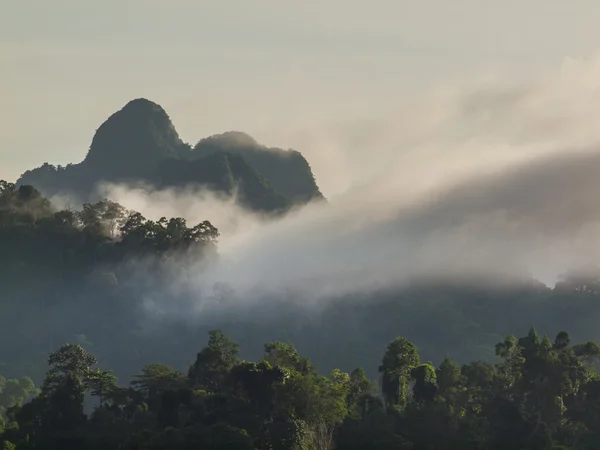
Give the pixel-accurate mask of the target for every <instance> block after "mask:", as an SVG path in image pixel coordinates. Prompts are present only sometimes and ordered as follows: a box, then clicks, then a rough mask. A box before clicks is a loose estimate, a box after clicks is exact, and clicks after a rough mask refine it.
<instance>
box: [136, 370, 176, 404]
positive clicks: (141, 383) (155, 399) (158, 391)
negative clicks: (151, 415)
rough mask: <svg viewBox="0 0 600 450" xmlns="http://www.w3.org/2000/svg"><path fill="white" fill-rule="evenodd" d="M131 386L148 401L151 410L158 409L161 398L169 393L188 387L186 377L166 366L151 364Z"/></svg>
mask: <svg viewBox="0 0 600 450" xmlns="http://www.w3.org/2000/svg"><path fill="white" fill-rule="evenodd" d="M134 378H135V379H134V380H133V381H132V382H131V385H132V386H133V387H135V388H136V389H137V390H138V391H139V392H140V393H141V394H142V395H143V396H144V398H145V399H146V402H147V403H148V405H149V406H150V407H151V408H154V407H158V404H159V400H160V397H161V396H162V395H163V394H164V393H165V392H169V391H178V390H179V389H182V388H184V387H185V386H186V381H187V380H186V378H185V375H184V374H183V373H181V372H179V371H177V370H173V369H172V368H171V367H169V366H167V365H165V364H149V365H147V366H144V367H143V368H142V373H141V374H140V375H136V376H135V377H134Z"/></svg>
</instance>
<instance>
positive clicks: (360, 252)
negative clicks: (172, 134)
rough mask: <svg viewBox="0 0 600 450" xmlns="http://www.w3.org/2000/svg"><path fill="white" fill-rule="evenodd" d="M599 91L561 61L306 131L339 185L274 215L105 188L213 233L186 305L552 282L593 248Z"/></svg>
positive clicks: (321, 172) (579, 64)
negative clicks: (524, 278)
mask: <svg viewBox="0 0 600 450" xmlns="http://www.w3.org/2000/svg"><path fill="white" fill-rule="evenodd" d="M599 87H600V64H599V62H598V60H597V59H594V60H590V61H575V60H567V61H565V63H564V64H563V65H562V66H561V68H560V70H558V71H556V72H555V73H552V74H548V75H546V76H545V77H542V78H541V79H539V80H537V81H536V82H532V83H528V84H510V83H507V82H506V80H503V79H498V78H497V77H496V78H494V77H492V78H488V79H486V80H483V81H481V80H480V81H478V82H475V83H471V84H464V83H463V84H459V85H454V86H453V85H446V86H438V87H437V88H436V89H435V90H433V91H432V92H431V93H430V94H429V95H428V96H425V97H424V98H421V99H416V100H415V101H414V102H413V103H412V104H410V105H407V106H406V107H404V108H402V109H400V111H398V112H396V113H395V114H393V115H392V116H390V117H388V118H386V119H385V120H380V121H370V122H365V123H362V124H358V125H357V124H356V123H355V124H353V125H352V126H351V127H346V126H339V127H338V128H333V129H329V131H327V130H323V129H322V130H317V131H316V132H314V133H311V132H307V133H306V135H305V142H306V143H309V142H311V140H312V142H314V143H315V145H314V146H312V147H310V148H311V151H309V152H306V153H307V157H308V159H309V161H310V162H311V165H312V166H313V167H314V168H315V172H316V173H317V180H318V181H319V182H321V181H323V180H326V178H328V177H333V178H335V180H334V182H333V183H331V186H334V185H335V186H334V188H332V191H334V192H335V193H334V195H330V203H329V204H327V205H322V204H315V205H309V206H307V207H306V208H303V209H301V210H299V211H295V212H293V213H291V214H290V215H288V216H287V217H285V218H284V219H282V220H277V221H267V220H265V219H264V218H261V217H257V216H255V215H252V214H249V213H247V212H244V211H242V210H241V209H239V208H238V207H236V206H235V204H234V202H233V201H232V200H231V199H227V200H224V199H220V198H217V197H214V196H212V195H210V194H207V193H202V192H196V191H194V190H193V189H191V188H190V189H188V190H185V191H153V190H151V189H148V188H144V189H140V188H131V187H128V186H110V187H108V191H107V192H109V193H110V196H111V197H113V198H115V199H116V200H118V201H120V202H121V203H123V204H125V205H126V206H128V207H130V208H134V209H138V210H140V211H141V212H142V213H144V214H146V215H149V217H153V216H154V217H153V218H158V216H160V215H175V216H184V217H186V218H188V219H189V220H190V221H192V222H197V221H200V220H204V219H208V220H211V222H213V223H214V224H215V225H216V226H217V227H218V228H219V229H221V231H222V234H223V236H222V238H221V242H220V254H221V259H220V261H219V263H218V264H217V265H216V266H214V267H213V268H212V269H211V270H208V271H206V270H200V269H199V268H197V267H195V265H194V264H193V263H190V262H189V261H186V263H185V267H181V272H182V273H185V274H186V275H185V277H184V276H181V277H179V276H177V275H176V274H177V270H175V271H173V272H172V273H174V274H175V275H174V276H173V279H172V286H170V287H169V289H171V291H173V286H177V288H176V289H175V291H177V292H182V291H185V292H187V294H186V295H188V296H189V297H190V298H194V299H195V303H194V302H192V304H195V305H196V306H197V307H199V305H200V306H201V305H205V303H206V299H207V294H206V293H207V292H211V294H210V295H212V297H211V298H213V299H214V292H213V291H212V289H213V287H214V286H215V283H224V284H219V286H224V285H226V286H228V289H232V293H230V294H228V295H230V297H231V298H237V299H238V302H237V303H235V302H234V303H235V304H236V307H239V306H240V305H241V304H245V305H248V304H252V301H253V300H256V299H259V298H264V297H265V296H272V297H274V298H275V297H277V296H279V297H282V296H283V297H285V296H287V295H289V293H290V292H292V293H294V295H295V296H296V297H297V298H301V299H302V301H304V302H306V304H314V302H319V301H322V300H323V299H326V298H330V297H335V296H339V295H344V294H347V293H353V292H359V291H364V290H370V289H375V288H378V287H390V286H394V285H400V284H402V283H404V282H406V281H407V280H409V279H411V278H415V277H416V278H418V277H422V276H436V277H447V276H451V277H456V276H459V277H471V278H479V277H487V278H488V279H494V280H500V282H506V280H507V279H511V277H513V276H515V275H519V274H523V273H531V274H532V275H533V276H535V277H537V278H540V279H541V280H543V281H546V282H549V283H551V282H552V281H553V280H555V279H556V277H557V275H559V274H560V273H563V272H565V271H566V270H567V269H569V268H570V267H571V266H576V265H579V264H583V263H586V262H588V261H594V260H596V259H597V255H598V254H600V253H599V252H598V250H600V248H599V245H598V243H597V242H596V238H595V236H597V235H598V234H597V233H598V231H599V225H600V220H599V219H600V202H598V200H597V195H598V192H600V177H598V176H597V172H598V170H599V169H600V145H599V143H600V128H599V127H598V126H597V124H598V123H599V122H600V96H599V95H598V94H597V92H600V90H598V88H599ZM319 140H321V141H320V142H321V143H320V145H319ZM329 151H331V153H328V152H329ZM190 273H191V274H192V276H191V277H190ZM153 308H154V309H160V308H166V306H165V305H164V304H162V305H161V303H160V302H159V303H156V302H154V303H153ZM169 308H170V309H169V311H171V312H175V311H178V312H179V313H181V311H180V310H179V307H173V306H171V307H169ZM200 309H201V308H200Z"/></svg>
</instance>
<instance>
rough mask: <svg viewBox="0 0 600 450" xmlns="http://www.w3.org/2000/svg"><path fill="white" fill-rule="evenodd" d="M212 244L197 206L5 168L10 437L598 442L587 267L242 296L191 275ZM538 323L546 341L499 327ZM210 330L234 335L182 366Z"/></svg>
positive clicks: (0, 306) (1, 243)
mask: <svg viewBox="0 0 600 450" xmlns="http://www.w3.org/2000/svg"><path fill="white" fill-rule="evenodd" d="M217 156H219V155H214V154H211V155H206V157H207V158H211V157H217ZM232 157H233V158H235V155H233V156H232ZM207 219H210V218H207ZM218 238H219V231H218V230H217V229H216V228H215V227H214V226H213V225H212V224H211V223H210V221H209V220H206V221H203V222H201V223H199V224H194V225H188V224H187V223H186V221H185V220H184V219H182V218H161V219H160V220H158V221H152V220H148V219H146V218H144V217H143V216H142V215H141V214H139V213H137V212H134V211H128V210H126V209H125V208H124V207H123V206H122V205H119V204H117V203H115V202H112V201H109V200H101V201H99V202H96V203H86V204H84V205H83V207H82V208H81V209H79V210H59V209H57V208H55V207H54V206H53V205H52V204H51V202H50V201H49V200H48V199H47V198H45V197H44V196H43V195H42V194H41V193H40V192H39V191H37V190H36V189H35V188H33V187H31V186H26V185H25V186H16V185H14V184H11V183H7V182H0V248H1V249H2V252H1V254H0V286H1V289H0V375H1V376H2V378H0V408H4V412H3V413H2V415H3V417H4V419H3V420H4V422H5V425H3V427H5V431H4V433H3V434H2V439H3V440H4V441H3V444H2V445H4V448H14V447H13V445H17V448H60V449H68V448H73V449H75V448H77V449H84V448H103V449H108V448H131V449H134V448H137V449H140V448H148V449H162V448H165V449H166V448H197V447H198V446H203V447H202V448H219V449H220V448H232V449H233V448H236V449H237V448H256V449H263V448H271V449H275V448H307V449H308V448H333V447H331V445H335V448H356V449H358V448H394V449H396V448H406V449H409V448H414V449H429V448H432V449H433V448H436V449H437V448H449V449H450V448H480V449H488V448H490V449H499V450H500V449H547V448H551V446H552V445H555V444H556V445H558V444H562V445H566V446H567V448H594V447H593V446H592V444H593V443H594V442H596V439H597V438H598V436H596V435H595V433H596V430H597V428H598V425H599V424H597V418H596V412H595V411H596V409H597V408H599V406H600V405H597V404H596V403H597V402H598V398H600V397H598V398H597V395H596V390H597V386H596V384H597V383H598V376H597V374H596V372H595V371H594V370H593V365H594V364H595V361H596V358H597V356H598V347H597V345H596V344H594V343H593V341H596V340H599V339H600V331H599V330H598V327H597V323H598V320H599V319H600V294H599V289H598V287H599V285H600V284H599V283H600V276H599V272H598V271H597V269H596V268H594V267H589V268H587V270H586V271H580V272H577V275H574V274H572V275H567V276H565V278H564V280H563V281H562V282H560V283H558V284H557V285H556V286H555V287H552V288H550V287H547V286H545V285H543V284H541V283H539V282H537V281H536V280H533V279H528V278H527V277H522V279H521V281H520V282H519V283H515V282H512V283H507V284H506V285H503V286H499V285H498V284H494V285H493V286H492V285H486V284H483V283H481V282H479V283H475V282H473V283H466V282H465V281H464V280H463V281H457V280H456V281H452V280H448V279H446V280H435V279H433V278H429V279H422V280H420V281H417V280H415V281H414V282H413V283H412V284H407V285H403V286H402V287H397V288H391V287H390V288H386V289H381V290H379V291H370V292H367V293H361V294H351V295H350V294H349V295H345V296H343V297H336V298H325V299H322V301H320V303H319V304H318V305H315V304H313V303H306V302H304V301H303V298H302V295H301V293H299V292H296V293H294V292H289V293H287V294H285V295H283V296H277V297H276V298H273V297H272V296H268V295H265V297H264V298H261V299H259V300H254V301H252V302H251V301H247V299H246V298H245V293H244V292H236V291H234V290H233V289H231V287H229V286H228V285H226V284H223V283H220V282H218V280H213V283H212V284H204V285H199V284H198V279H199V278H201V277H202V274H203V273H204V272H207V271H209V270H210V268H211V267H213V265H214V264H217V263H218V261H219V252H218ZM175 277H176V278H177V280H178V283H177V284H174V283H173V279H174V278H175ZM199 286H201V287H200V288H199ZM159 305H160V307H159ZM165 308H172V309H173V310H176V311H179V312H181V313H180V314H178V315H169V314H165ZM532 325H533V326H535V327H536V328H537V329H538V330H540V332H542V333H544V334H548V335H550V336H557V338H556V339H555V340H554V342H552V341H549V340H548V339H546V338H540V337H537V335H536V333H535V332H533V331H532V332H530V334H529V335H528V336H527V337H525V338H522V339H520V340H516V339H514V338H512V337H509V338H505V336H506V335H523V334H526V333H527V330H529V329H530V327H531V326H532ZM214 329H221V330H223V332H224V333H226V335H227V336H230V337H225V336H224V335H223V334H221V332H211V334H210V340H209V344H208V347H206V348H205V349H204V350H202V351H201V352H200V354H199V355H198V360H197V362H196V363H193V357H191V355H194V354H195V353H196V352H198V350H199V349H201V348H202V346H203V343H204V342H205V340H206V334H207V333H208V332H209V331H210V330H214ZM562 329H569V330H572V335H571V337H570V338H569V337H568V336H567V335H566V334H565V333H562V332H561V330H562ZM398 335H401V336H404V338H402V339H397V340H394V339H395V338H396V337H397V336H398ZM571 338H572V339H573V341H574V342H584V343H585V342H591V343H588V344H584V345H577V346H571V345H570V343H569V340H570V339H571ZM231 340H233V341H236V342H239V343H240V345H239V346H238V345H237V344H233V343H232V341H231ZM265 342H267V343H268V342H271V343H273V344H268V345H266V346H265V347H264V355H263V353H262V352H261V347H262V344H264V343H265ZM276 342H279V343H276ZM390 342H392V344H390V345H389V347H388V350H387V351H386V352H385V355H386V356H384V357H383V360H382V356H381V355H382V352H383V350H384V349H385V347H386V345H388V343H390ZM413 342H414V345H413V344H412V343H413ZM498 342H500V344H499V345H497V344H498ZM292 343H293V345H294V348H292V347H291V344H292ZM415 346H416V347H418V348H419V352H418V353H419V356H417V350H416V347H415ZM296 348H297V349H298V353H299V354H302V355H306V358H310V361H309V359H306V358H304V357H300V356H298V354H297V353H296V350H295V349H296ZM56 349H59V350H57V351H56ZM55 351H56V352H55ZM52 352H54V353H52ZM48 354H51V355H50V358H48V356H47V355H48ZM92 354H93V355H94V356H91V355H92ZM261 355H262V356H261ZM263 357H264V361H263V359H262V358H263ZM447 357H449V358H451V359H452V360H453V361H456V363H453V362H451V361H450V360H449V359H447ZM96 358H97V360H98V361H100V363H99V364H98V365H97V364H96ZM250 360H256V361H257V362H256V363H249V362H244V361H250ZM423 361H431V363H426V364H422V362H423ZM47 364H49V365H50V367H49V368H48V367H47ZM190 364H192V366H191V369H190ZM461 365H462V367H461ZM357 367H359V368H360V367H362V368H364V371H362V370H355V369H356V368H357ZM317 368H318V371H317ZM109 369H110V370H112V371H114V372H107V371H108V370H109ZM188 369H189V370H188ZM332 370H333V372H331V371H332ZM328 373H331V375H329V376H326V374H328ZM115 377H118V379H119V380H120V381H119V385H118V386H120V387H117V384H115ZM369 380H378V381H379V382H380V387H381V392H380V394H381V395H380V394H379V393H378V391H377V390H376V389H374V388H373V387H372V383H371V381H369ZM34 384H35V385H36V386H38V387H39V388H40V390H41V391H40V393H39V395H38V396H37V397H36V398H35V400H33V401H32V402H30V403H25V404H24V405H23V406H22V407H16V408H12V406H13V405H18V404H23V403H24V402H26V400H27V399H28V398H30V397H31V396H32V395H37V391H36V389H35V387H34ZM127 386H130V387H127ZM88 394H90V395H92V397H94V398H92V399H89V396H88ZM84 399H85V403H86V404H85V408H84V406H83V403H84ZM82 408H84V409H82ZM84 413H85V414H84ZM374 443H376V444H374ZM588 444H589V445H588ZM373 445H375V447H373Z"/></svg>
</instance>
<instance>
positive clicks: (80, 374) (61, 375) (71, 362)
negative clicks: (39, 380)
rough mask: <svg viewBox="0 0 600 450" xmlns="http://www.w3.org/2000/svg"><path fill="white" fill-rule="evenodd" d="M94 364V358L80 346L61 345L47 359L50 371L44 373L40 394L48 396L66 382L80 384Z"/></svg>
mask: <svg viewBox="0 0 600 450" xmlns="http://www.w3.org/2000/svg"><path fill="white" fill-rule="evenodd" d="M96 362H97V360H96V358H95V357H94V356H93V355H91V354H90V353H88V352H87V351H86V350H85V349H84V348H83V347H81V346H80V345H75V344H66V345H63V346H62V347H61V348H60V349H58V350H57V351H55V352H52V353H50V356H49V357H48V365H49V366H50V369H49V370H48V372H47V373H46V379H45V380H44V384H43V387H42V392H43V393H45V394H49V393H51V392H53V391H54V390H56V389H57V388H59V387H60V386H62V385H64V384H65V383H66V382H69V383H71V384H73V383H75V382H76V383H75V384H81V383H82V382H83V380H84V379H85V377H86V376H87V374H88V373H89V371H90V369H91V367H92V366H93V365H94V364H96Z"/></svg>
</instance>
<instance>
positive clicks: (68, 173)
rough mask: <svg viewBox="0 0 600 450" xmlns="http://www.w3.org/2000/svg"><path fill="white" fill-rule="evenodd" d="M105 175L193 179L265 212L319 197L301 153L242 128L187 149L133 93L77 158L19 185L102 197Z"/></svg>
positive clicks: (185, 182)
mask: <svg viewBox="0 0 600 450" xmlns="http://www.w3.org/2000/svg"><path fill="white" fill-rule="evenodd" d="M107 182H108V183H139V182H143V183H145V184H148V185H151V186H153V187H155V188H166V187H177V186H190V185H196V186H198V187H202V188H206V189H209V190H211V191H213V192H216V193H219V194H225V195H233V194H237V196H238V201H239V203H240V204H241V205H242V206H245V207H247V208H249V209H250V210H253V211H259V212H267V213H277V212H282V211H286V210H288V209H289V208H291V207H293V206H294V205H302V204H305V203H308V202H309V201H311V200H320V199H322V198H323V196H322V194H321V192H320V191H319V188H318V186H317V184H316V182H315V179H314V176H313V173H312V171H311V168H310V166H309V164H308V162H307V161H306V159H305V158H304V157H303V156H302V154H300V153H299V152H297V151H294V150H282V149H278V148H267V147H265V146H262V145H260V144H258V143H257V142H256V141H255V140H254V139H252V138H251V137H250V136H248V135H245V134H244V133H239V132H228V133H224V134H222V135H216V136H212V137H209V138H206V139H202V140H200V141H199V142H198V143H197V145H196V146H195V147H194V148H192V146H190V145H189V144H186V143H185V142H183V141H182V140H181V138H180V137H179V134H178V133H177V131H176V130H175V127H174V125H173V123H172V122H171V119H170V118H169V116H168V115H167V113H166V111H165V110H164V109H163V108H162V107H161V106H160V105H158V104H156V103H154V102H151V101H149V100H146V99H136V100H132V101H131V102H129V103H127V104H126V105H125V106H124V107H123V108H122V109H121V110H119V111H117V112H116V113H114V114H113V115H111V116H110V117H109V118H108V119H107V120H106V121H105V122H104V123H103V124H102V125H101V126H100V127H99V128H98V130H97V131H96V134H95V135H94V137H93V140H92V143H91V146H90V149H89V151H88V153H87V156H86V157H85V159H84V160H83V161H82V162H81V163H78V164H68V165H67V166H66V167H61V166H58V167H56V166H54V165H51V164H48V163H45V164H43V165H42V166H41V167H38V168H35V169H33V170H29V171H27V172H25V173H24V174H23V175H22V176H21V178H20V179H19V180H18V181H17V185H32V186H34V187H35V188H36V189H38V190H40V191H41V192H42V193H43V194H45V195H46V196H47V197H53V196H55V195H61V196H67V197H68V198H70V199H76V200H77V201H79V202H81V203H83V202H90V201H92V202H94V201H98V200H100V198H99V197H98V195H99V194H98V187H99V186H100V184H101V183H107Z"/></svg>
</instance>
